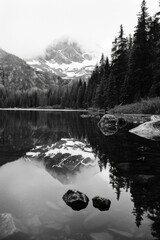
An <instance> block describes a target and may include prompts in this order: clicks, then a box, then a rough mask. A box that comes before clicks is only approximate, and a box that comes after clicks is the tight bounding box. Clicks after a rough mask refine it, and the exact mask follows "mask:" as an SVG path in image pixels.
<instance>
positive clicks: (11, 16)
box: [0, 0, 160, 58]
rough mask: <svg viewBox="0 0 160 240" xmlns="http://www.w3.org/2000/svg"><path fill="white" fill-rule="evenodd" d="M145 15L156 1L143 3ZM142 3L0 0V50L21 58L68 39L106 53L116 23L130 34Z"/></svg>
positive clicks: (151, 11)
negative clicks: (100, 49)
mask: <svg viewBox="0 0 160 240" xmlns="http://www.w3.org/2000/svg"><path fill="white" fill-rule="evenodd" d="M146 1H147V7H148V12H149V14H150V15H154V14H155V13H156V12H157V11H159V9H160V7H159V4H158V2H159V1H158V0H146ZM141 3H142V0H0V9H1V13H0V47H1V48H3V49H4V50H5V51H7V52H10V53H12V54H15V55H17V56H19V57H21V58H31V57H35V56H36V55H39V54H41V53H43V51H44V49H45V48H46V47H47V46H48V45H49V44H50V43H52V41H53V40H55V39H60V38H62V37H69V38H70V39H71V40H72V39H73V40H76V41H79V42H80V43H81V44H82V45H84V46H85V47H86V48H94V46H95V44H96V45H99V46H101V47H102V49H104V50H105V51H106V53H107V52H109V51H110V49H111V43H112V41H113V40H114V38H115V36H117V34H118V32H119V29H120V24H122V25H123V28H124V32H125V33H126V35H128V34H133V32H134V27H135V26H136V25H137V14H138V13H139V12H140V6H141Z"/></svg>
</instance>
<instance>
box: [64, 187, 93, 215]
mask: <svg viewBox="0 0 160 240" xmlns="http://www.w3.org/2000/svg"><path fill="white" fill-rule="evenodd" d="M62 198H63V200H64V201H65V203H66V204H67V205H68V206H69V207H71V208H72V209H73V210H75V211H80V210H82V209H84V208H86V207H87V205H88V202H89V198H88V197H87V196H86V195H85V194H84V193H82V192H79V191H77V190H71V189H69V190H68V191H67V192H66V193H65V194H64V195H63V197H62Z"/></svg>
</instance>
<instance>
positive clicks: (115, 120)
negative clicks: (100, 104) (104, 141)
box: [98, 114, 126, 136]
mask: <svg viewBox="0 0 160 240" xmlns="http://www.w3.org/2000/svg"><path fill="white" fill-rule="evenodd" d="M125 125H126V121H125V119H124V118H121V117H116V116H114V115H111V114H105V115H104V116H103V117H102V118H101V119H100V121H99V122H98V127H99V129H100V130H101V132H102V133H103V134H104V135H105V136H109V135H113V134H115V133H116V132H117V131H118V129H119V128H122V127H124V126H125Z"/></svg>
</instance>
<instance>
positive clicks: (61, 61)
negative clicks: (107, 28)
mask: <svg viewBox="0 0 160 240" xmlns="http://www.w3.org/2000/svg"><path fill="white" fill-rule="evenodd" d="M102 53H105V54H106V51H105V49H103V48H102V47H100V46H98V45H96V44H95V45H94V46H90V47H89V46H87V45H86V44H83V43H81V42H78V41H76V40H75V39H74V40H73V39H71V38H67V37H65V38H60V39H56V40H54V41H53V42H52V43H51V44H49V45H48V46H47V47H46V49H45V51H44V53H43V54H41V55H38V56H37V57H35V58H30V59H28V60H27V63H28V64H29V65H30V66H31V67H32V68H34V69H36V70H38V71H42V72H51V73H54V74H56V75H58V76H60V77H62V78H65V79H75V78H80V77H81V78H83V79H86V78H87V77H88V76H90V74H91V72H92V71H93V69H94V67H95V65H96V63H98V61H99V59H100V56H101V54H102Z"/></svg>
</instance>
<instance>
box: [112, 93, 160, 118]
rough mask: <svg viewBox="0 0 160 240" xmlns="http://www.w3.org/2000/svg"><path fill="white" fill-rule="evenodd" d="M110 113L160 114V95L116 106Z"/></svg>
mask: <svg viewBox="0 0 160 240" xmlns="http://www.w3.org/2000/svg"><path fill="white" fill-rule="evenodd" d="M109 113H118V114H120V113H126V114H160V97H156V98H150V99H145V100H141V101H140V102H137V103H132V104H127V105H123V106H115V107H114V108H113V109H110V110H109Z"/></svg>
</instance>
